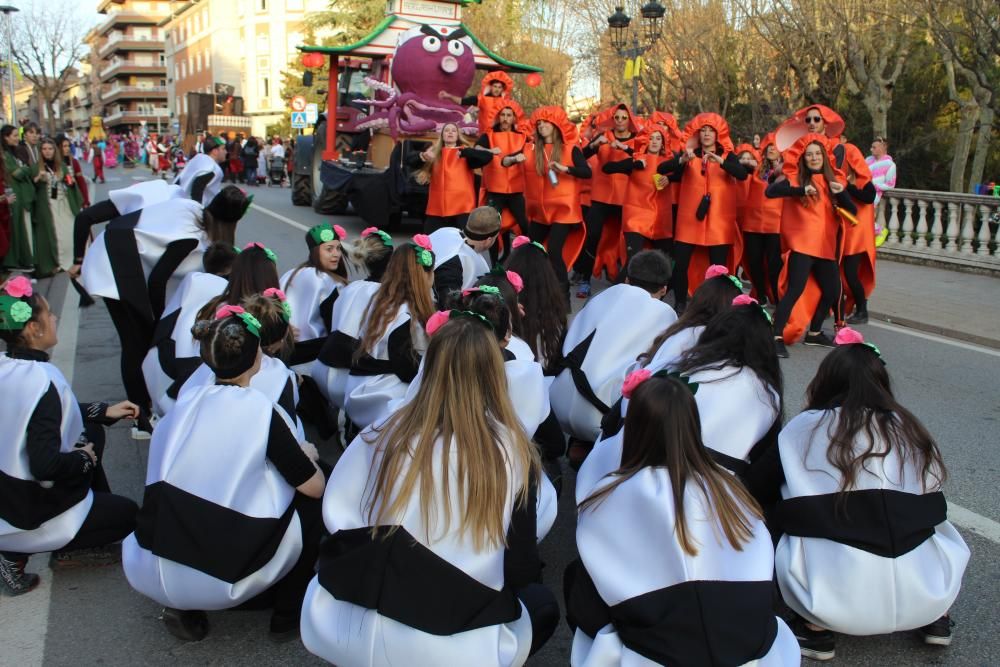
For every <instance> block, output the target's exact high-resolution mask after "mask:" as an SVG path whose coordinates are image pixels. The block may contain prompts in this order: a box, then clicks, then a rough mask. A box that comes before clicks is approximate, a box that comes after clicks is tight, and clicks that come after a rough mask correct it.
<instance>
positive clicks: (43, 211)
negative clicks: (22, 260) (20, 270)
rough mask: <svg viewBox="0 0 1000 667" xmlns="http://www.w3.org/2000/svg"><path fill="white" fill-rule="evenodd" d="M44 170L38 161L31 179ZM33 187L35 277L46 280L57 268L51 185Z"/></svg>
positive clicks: (32, 219)
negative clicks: (50, 199) (50, 197)
mask: <svg viewBox="0 0 1000 667" xmlns="http://www.w3.org/2000/svg"><path fill="white" fill-rule="evenodd" d="M44 169H45V166H44V163H43V162H42V161H41V160H39V161H38V163H37V164H35V165H34V166H33V167H32V168H31V177H32V178H34V177H36V176H38V174H39V173H40V172H41V171H43V170H44ZM34 186H35V205H34V208H33V210H32V215H31V233H32V235H33V236H34V241H35V277H36V278H46V277H48V276H51V275H52V274H53V273H55V271H56V269H57V268H59V249H58V246H57V245H56V228H55V224H54V223H53V221H52V209H51V208H50V207H49V196H50V191H51V188H52V185H51V184H50V183H49V182H48V181H39V182H38V183H35V184H34Z"/></svg>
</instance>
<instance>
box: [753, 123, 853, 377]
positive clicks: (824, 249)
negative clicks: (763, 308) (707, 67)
mask: <svg viewBox="0 0 1000 667" xmlns="http://www.w3.org/2000/svg"><path fill="white" fill-rule="evenodd" d="M832 162H833V154H832V151H831V150H830V145H829V143H828V140H827V138H826V137H825V136H823V135H821V134H814V133H809V134H805V135H803V136H802V137H800V138H799V139H798V140H797V141H796V142H795V143H794V144H793V145H792V146H791V147H790V148H789V149H788V150H787V151H785V155H784V165H783V166H782V176H783V177H780V178H778V179H777V180H775V181H774V183H772V184H771V185H769V186H768V188H767V190H766V191H765V194H766V196H768V197H772V198H775V197H785V198H786V200H785V205H784V207H783V208H782V210H781V239H782V242H783V244H784V246H785V247H786V248H787V249H788V251H789V253H788V260H787V262H786V264H785V267H784V269H783V270H782V281H781V282H782V284H783V285H784V286H785V290H784V293H783V294H782V296H781V300H780V301H779V302H778V307H777V309H776V310H775V312H774V332H775V334H776V335H775V337H774V346H775V352H776V353H777V354H778V356H779V357H782V358H787V357H788V350H787V349H786V347H785V342H788V343H791V342H794V341H795V340H797V339H798V337H799V336H800V335H801V333H802V332H801V329H802V328H804V327H802V320H803V319H809V318H811V322H810V323H809V329H808V332H807V333H806V338H805V344H806V345H819V346H822V347H833V340H832V339H831V338H830V337H828V336H827V335H826V334H824V333H823V320H824V319H826V314H827V313H829V312H830V309H831V308H833V309H834V317H835V321H836V322H837V323H838V324H839V322H840V319H841V318H840V268H839V259H840V251H841V239H842V234H843V231H842V226H843V221H842V216H841V215H840V214H838V213H837V211H836V208H842V209H845V210H847V211H848V212H850V213H851V214H854V213H855V212H856V211H857V209H856V208H855V206H854V202H852V201H851V197H850V195H849V194H847V189H846V187H845V186H846V179H845V178H844V174H843V173H842V172H840V171H838V170H836V169H834V167H833V164H832ZM810 283H811V284H810ZM817 291H818V294H817ZM800 297H801V298H800ZM817 304H818V305H817ZM793 309H795V313H794V315H795V321H794V322H790V321H789V318H790V317H792V316H793ZM786 325H788V326H786Z"/></svg>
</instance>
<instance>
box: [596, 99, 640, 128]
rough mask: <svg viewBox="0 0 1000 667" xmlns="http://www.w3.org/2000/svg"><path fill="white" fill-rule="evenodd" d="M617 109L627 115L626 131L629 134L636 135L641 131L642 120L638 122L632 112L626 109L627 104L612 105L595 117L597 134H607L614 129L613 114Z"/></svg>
mask: <svg viewBox="0 0 1000 667" xmlns="http://www.w3.org/2000/svg"><path fill="white" fill-rule="evenodd" d="M619 109H622V110H624V111H625V112H626V113H628V129H629V132H632V133H634V134H638V133H639V132H641V131H642V120H640V119H639V118H638V117H637V116H636V115H635V114H633V113H632V110H631V109H629V108H628V105H627V104H613V105H612V106H610V107H608V108H607V109H605V110H603V111H601V112H600V113H598V114H597V116H596V117H595V119H596V121H597V129H598V131H599V132H607V131H609V130H612V129H614V127H615V112H616V111H618V110H619Z"/></svg>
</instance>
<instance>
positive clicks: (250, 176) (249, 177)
mask: <svg viewBox="0 0 1000 667" xmlns="http://www.w3.org/2000/svg"><path fill="white" fill-rule="evenodd" d="M243 178H244V179H245V180H246V182H247V185H257V165H253V166H252V167H251V166H250V165H246V166H244V167H243Z"/></svg>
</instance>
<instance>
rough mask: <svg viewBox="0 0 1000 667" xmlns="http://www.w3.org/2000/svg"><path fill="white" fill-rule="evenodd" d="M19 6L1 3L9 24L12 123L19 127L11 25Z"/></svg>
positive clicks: (8, 53)
mask: <svg viewBox="0 0 1000 667" xmlns="http://www.w3.org/2000/svg"><path fill="white" fill-rule="evenodd" d="M19 11H21V10H19V9H18V8H17V7H13V6H11V5H0V12H3V15H4V16H5V17H6V20H5V21H4V22H5V23H6V24H7V76H8V77H9V78H10V124H11V125H13V126H15V127H17V102H16V101H15V100H14V37H13V35H14V32H13V28H12V26H11V22H12V19H11V14H13V13H14V12H19Z"/></svg>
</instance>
